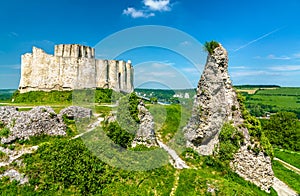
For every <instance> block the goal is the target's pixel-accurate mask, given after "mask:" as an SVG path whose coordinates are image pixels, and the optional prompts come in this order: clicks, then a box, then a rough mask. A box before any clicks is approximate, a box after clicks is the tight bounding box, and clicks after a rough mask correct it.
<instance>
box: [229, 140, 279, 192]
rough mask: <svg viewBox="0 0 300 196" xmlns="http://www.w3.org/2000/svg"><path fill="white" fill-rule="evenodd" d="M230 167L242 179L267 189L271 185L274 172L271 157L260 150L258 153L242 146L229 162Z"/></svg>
mask: <svg viewBox="0 0 300 196" xmlns="http://www.w3.org/2000/svg"><path fill="white" fill-rule="evenodd" d="M230 166H231V168H232V169H233V170H234V171H235V172H236V173H237V174H238V175H240V176H241V177H243V178H244V179H246V180H248V181H250V182H252V183H254V184H255V185H257V186H259V187H261V189H263V190H266V191H268V190H269V189H270V187H271V186H273V179H274V173H273V170H272V163H271V158H270V157H268V156H265V155H264V153H262V152H260V153H259V154H258V155H257V154H255V153H254V152H252V151H250V150H248V149H247V147H246V146H242V147H241V148H240V149H239V151H238V152H237V153H236V154H235V155H234V160H233V161H232V162H231V163H230Z"/></svg>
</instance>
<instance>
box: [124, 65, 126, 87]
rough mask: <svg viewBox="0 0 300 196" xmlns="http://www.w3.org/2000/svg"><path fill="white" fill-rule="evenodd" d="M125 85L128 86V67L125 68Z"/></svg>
mask: <svg viewBox="0 0 300 196" xmlns="http://www.w3.org/2000/svg"><path fill="white" fill-rule="evenodd" d="M124 76H125V85H126V86H127V67H126V66H125V74H124Z"/></svg>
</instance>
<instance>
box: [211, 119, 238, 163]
mask: <svg viewBox="0 0 300 196" xmlns="http://www.w3.org/2000/svg"><path fill="white" fill-rule="evenodd" d="M219 141H220V143H219V150H218V155H217V157H218V158H219V159H220V160H221V161H224V162H226V161H230V160H232V159H233V155H234V154H235V153H236V152H237V150H238V149H239V147H240V144H241V142H242V141H243V134H242V133H241V132H239V131H238V130H237V129H236V128H235V127H234V126H232V125H231V124H228V123H225V124H224V125H223V127H222V129H221V132H220V134H219ZM228 163H229V162H228Z"/></svg>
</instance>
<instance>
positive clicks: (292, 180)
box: [272, 160, 300, 194]
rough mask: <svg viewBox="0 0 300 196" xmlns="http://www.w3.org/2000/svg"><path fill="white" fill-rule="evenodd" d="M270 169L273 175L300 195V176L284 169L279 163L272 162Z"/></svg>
mask: <svg viewBox="0 0 300 196" xmlns="http://www.w3.org/2000/svg"><path fill="white" fill-rule="evenodd" d="M272 168H273V171H274V175H275V176H276V177H277V178H278V179H280V180H281V181H283V182H285V183H286V184H287V185H288V186H289V187H291V188H292V189H293V190H295V191H296V192H297V193H298V194H299V193H300V175H298V174H296V173H295V172H293V171H291V170H289V169H287V168H285V167H284V166H283V165H282V164H281V163H280V162H278V161H275V160H273V161H272Z"/></svg>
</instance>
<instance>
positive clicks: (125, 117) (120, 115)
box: [117, 93, 140, 134]
mask: <svg viewBox="0 0 300 196" xmlns="http://www.w3.org/2000/svg"><path fill="white" fill-rule="evenodd" d="M138 104H139V100H138V97H137V96H136V95H135V93H131V94H130V95H126V96H124V97H122V98H121V99H120V100H119V105H118V108H117V121H118V124H119V125H120V126H121V127H122V129H124V130H126V131H127V132H129V133H131V134H135V133H136V132H137V130H138V128H139V124H138V123H139V121H140V120H139V118H138V112H139V111H138Z"/></svg>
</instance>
